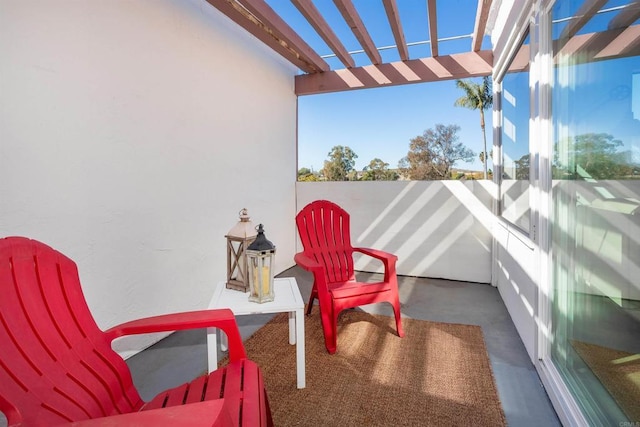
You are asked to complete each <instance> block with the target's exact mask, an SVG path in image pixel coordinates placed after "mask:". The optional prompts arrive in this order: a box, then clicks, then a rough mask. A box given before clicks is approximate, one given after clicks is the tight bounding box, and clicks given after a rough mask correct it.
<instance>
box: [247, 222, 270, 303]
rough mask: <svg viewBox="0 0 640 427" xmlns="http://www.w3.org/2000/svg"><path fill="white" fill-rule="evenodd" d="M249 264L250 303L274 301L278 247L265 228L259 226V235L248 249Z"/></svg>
mask: <svg viewBox="0 0 640 427" xmlns="http://www.w3.org/2000/svg"><path fill="white" fill-rule="evenodd" d="M246 253H247V262H248V264H249V271H248V273H249V274H248V275H249V301H252V302H257V303H263V302H269V301H273V300H274V298H275V295H274V292H273V268H274V258H275V254H276V247H275V245H274V244H273V243H271V242H270V241H269V240H267V238H266V237H265V235H264V227H263V226H262V224H260V225H258V235H257V236H256V239H255V240H254V241H253V242H252V243H251V244H250V245H249V247H248V248H247V251H246Z"/></svg>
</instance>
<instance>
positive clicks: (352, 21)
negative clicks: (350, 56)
mask: <svg viewBox="0 0 640 427" xmlns="http://www.w3.org/2000/svg"><path fill="white" fill-rule="evenodd" d="M333 2H334V3H335V5H336V7H337V8H338V10H339V11H340V13H341V14H342V17H343V18H344V20H345V21H346V22H347V25H349V28H351V31H353V35H354V36H356V38H357V39H358V42H360V45H361V46H362V49H364V51H365V53H366V54H367V56H368V57H369V59H370V60H371V62H372V63H373V64H374V65H378V64H381V63H382V57H381V56H380V52H378V49H377V48H376V45H375V44H374V43H373V40H372V39H371V36H370V35H369V32H368V31H367V28H366V27H365V25H364V23H363V22H362V19H361V18H360V15H359V14H358V11H357V10H356V8H355V6H354V5H353V3H352V2H351V0H333Z"/></svg>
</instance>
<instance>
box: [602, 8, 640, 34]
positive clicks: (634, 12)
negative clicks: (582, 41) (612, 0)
mask: <svg viewBox="0 0 640 427" xmlns="http://www.w3.org/2000/svg"><path fill="white" fill-rule="evenodd" d="M638 18H640V3H638V2H634V3H630V4H628V5H626V6H625V7H624V8H623V9H622V10H621V11H620V12H618V14H617V15H616V16H614V17H613V19H612V20H611V21H609V25H608V29H610V30H615V29H618V28H627V27H628V26H630V25H631V24H633V23H634V22H636V21H637V20H638Z"/></svg>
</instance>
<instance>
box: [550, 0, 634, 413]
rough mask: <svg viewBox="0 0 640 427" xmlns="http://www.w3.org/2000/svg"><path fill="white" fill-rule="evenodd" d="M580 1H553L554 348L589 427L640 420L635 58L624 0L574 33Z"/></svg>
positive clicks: (611, 4)
mask: <svg viewBox="0 0 640 427" xmlns="http://www.w3.org/2000/svg"><path fill="white" fill-rule="evenodd" d="M582 3H583V2H582V1H577V0H559V1H557V2H556V4H555V5H554V9H553V22H554V24H553V28H552V33H553V39H554V47H555V52H554V85H553V93H552V110H553V129H554V135H553V144H554V150H553V159H552V161H553V171H552V173H553V213H552V221H553V225H552V233H551V234H552V255H553V289H554V292H553V304H552V338H551V342H552V349H551V357H552V361H553V363H554V365H555V366H556V367H557V368H558V370H559V372H560V373H561V375H562V376H563V379H564V380H565V383H566V384H567V386H568V387H569V389H570V391H571V392H572V394H573V395H574V396H575V398H576V401H577V402H578V403H579V405H580V406H581V408H582V410H583V413H584V414H585V416H586V417H587V419H588V420H589V422H590V424H591V425H623V424H624V423H625V422H627V421H635V422H638V421H639V420H640V407H639V406H638V402H639V401H640V280H639V279H638V278H640V180H639V179H638V178H640V120H639V119H640V87H639V83H640V81H639V80H638V78H639V77H638V72H640V58H638V56H637V36H635V37H630V36H629V33H628V32H627V33H626V35H625V32H624V31H622V30H624V28H619V27H617V26H618V25H619V23H620V22H622V20H620V19H617V18H616V17H617V16H622V15H621V14H624V13H626V10H625V7H621V6H624V5H626V4H631V5H633V2H619V1H610V2H608V3H607V5H605V9H602V10H601V11H600V13H597V14H595V15H593V16H592V17H591V18H590V20H589V22H587V23H586V24H585V25H584V26H582V27H580V28H579V29H577V31H574V32H573V35H572V34H571V33H572V32H569V31H568V30H567V28H570V27H571V24H572V23H574V22H577V21H578V18H577V17H576V16H577V15H579V14H580V13H581V12H580V10H581V9H580V7H581V6H582ZM635 7H637V5H635ZM629 24H630V23H628V22H627V23H626V24H623V27H624V26H628V25H629ZM616 28H618V29H616ZM634 31H635V30H634ZM629 425H632V424H629Z"/></svg>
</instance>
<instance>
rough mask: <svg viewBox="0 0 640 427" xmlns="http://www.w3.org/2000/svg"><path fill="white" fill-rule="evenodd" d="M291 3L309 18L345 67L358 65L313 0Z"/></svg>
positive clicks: (298, 0) (293, 0)
mask: <svg viewBox="0 0 640 427" xmlns="http://www.w3.org/2000/svg"><path fill="white" fill-rule="evenodd" d="M291 3H293V4H294V6H295V7H297V8H298V10H299V11H300V13H301V14H302V15H303V16H304V17H305V18H306V19H307V21H308V22H309V24H311V26H312V27H313V28H314V29H315V30H316V32H317V33H318V35H319V36H320V37H322V40H324V42H325V43H326V44H327V46H329V48H330V49H331V50H332V51H333V53H335V54H336V56H337V57H338V59H340V61H342V63H343V64H344V66H345V67H347V68H352V67H355V66H356V64H355V62H354V61H353V58H352V57H351V55H350V54H349V52H347V49H346V48H345V47H344V45H343V44H342V43H341V42H340V40H339V39H338V37H337V36H336V34H335V33H334V32H333V30H332V29H331V27H330V26H329V24H328V23H327V21H326V20H325V19H324V18H323V17H322V15H321V14H320V12H319V11H318V9H317V8H316V7H315V6H314V4H313V3H312V2H311V0H291Z"/></svg>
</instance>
